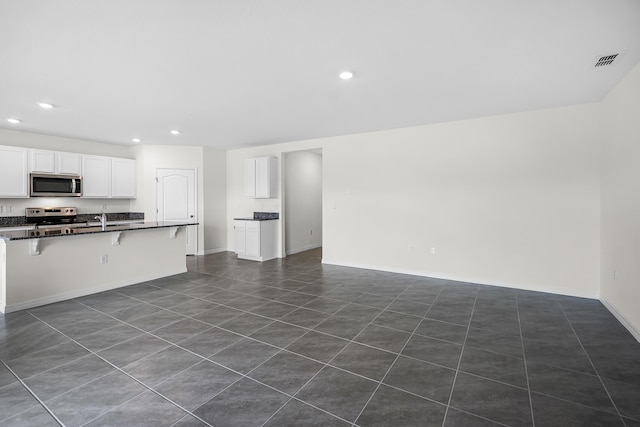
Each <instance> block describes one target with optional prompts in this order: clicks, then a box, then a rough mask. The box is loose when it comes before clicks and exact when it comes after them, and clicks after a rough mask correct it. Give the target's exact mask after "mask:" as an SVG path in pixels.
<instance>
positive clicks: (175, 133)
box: [171, 129, 180, 135]
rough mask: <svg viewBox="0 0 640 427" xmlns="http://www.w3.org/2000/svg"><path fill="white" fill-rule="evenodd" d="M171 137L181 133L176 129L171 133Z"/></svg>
mask: <svg viewBox="0 0 640 427" xmlns="http://www.w3.org/2000/svg"><path fill="white" fill-rule="evenodd" d="M171 135H180V131H179V130H177V129H174V130H172V131H171Z"/></svg>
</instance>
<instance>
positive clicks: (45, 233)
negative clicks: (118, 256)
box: [0, 221, 198, 241]
mask: <svg viewBox="0 0 640 427" xmlns="http://www.w3.org/2000/svg"><path fill="white" fill-rule="evenodd" d="M185 225H198V223H197V222H184V223H182V222H181V223H175V222H167V221H165V222H136V223H129V224H107V226H106V228H105V229H104V230H103V229H102V227H101V226H100V225H89V226H87V225H82V226H79V225H78V224H74V225H73V226H68V225H62V226H59V227H47V228H38V229H29V230H19V231H2V229H0V239H2V240H7V241H11V240H27V239H43V238H52V237H68V236H77V235H80V234H99V233H111V232H115V231H135V230H150V229H154V228H169V227H182V226H185Z"/></svg>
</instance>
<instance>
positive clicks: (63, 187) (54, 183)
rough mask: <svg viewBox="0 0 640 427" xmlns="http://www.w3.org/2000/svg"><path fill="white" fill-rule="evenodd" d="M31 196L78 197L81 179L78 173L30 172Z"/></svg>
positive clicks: (80, 193)
mask: <svg viewBox="0 0 640 427" xmlns="http://www.w3.org/2000/svg"><path fill="white" fill-rule="evenodd" d="M30 177H31V185H30V189H31V192H30V194H31V196H32V197H79V196H81V195H82V185H81V183H82V180H81V178H80V176H78V175H48V174H35V173H32V174H31V175H30Z"/></svg>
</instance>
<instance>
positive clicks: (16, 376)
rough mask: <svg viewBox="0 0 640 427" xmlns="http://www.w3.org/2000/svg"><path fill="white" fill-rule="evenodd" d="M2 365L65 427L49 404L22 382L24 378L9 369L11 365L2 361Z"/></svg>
mask: <svg viewBox="0 0 640 427" xmlns="http://www.w3.org/2000/svg"><path fill="white" fill-rule="evenodd" d="M0 363H1V364H2V365H4V367H5V368H6V369H7V370H8V371H9V372H11V375H13V376H14V377H15V378H16V380H18V381H19V382H20V384H21V385H22V387H24V388H25V389H26V390H27V391H28V392H29V394H31V395H32V396H33V398H34V399H36V401H37V402H38V403H39V404H40V405H41V406H42V407H43V408H44V410H45V411H47V412H48V413H49V415H51V416H52V417H53V419H54V420H55V421H56V422H57V423H58V424H60V425H61V426H63V427H64V423H63V422H62V421H61V420H60V419H59V418H58V417H57V416H56V414H54V413H53V411H52V410H51V409H50V408H49V407H48V406H47V404H46V403H44V401H43V400H42V399H40V398H39V397H38V395H37V394H36V393H34V391H33V390H31V388H30V387H29V386H28V385H27V384H26V383H25V382H24V381H23V380H22V378H20V377H19V376H18V374H16V373H15V372H14V371H13V369H11V368H10V367H9V365H7V364H6V363H5V362H4V361H3V360H0ZM29 409H31V408H27V409H25V410H24V411H22V412H19V413H18V414H14V415H12V416H11V417H13V416H15V415H19V414H21V413H23V412H25V411H27V410H29ZM11 417H8V418H11ZM8 418H5V420H6V419H8Z"/></svg>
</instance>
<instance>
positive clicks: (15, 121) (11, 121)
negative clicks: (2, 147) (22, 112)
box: [7, 119, 22, 125]
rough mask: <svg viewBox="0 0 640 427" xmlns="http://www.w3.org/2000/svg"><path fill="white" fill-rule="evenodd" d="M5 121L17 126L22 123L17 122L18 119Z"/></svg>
mask: <svg viewBox="0 0 640 427" xmlns="http://www.w3.org/2000/svg"><path fill="white" fill-rule="evenodd" d="M7 121H8V122H9V123H11V124H14V125H17V124H19V123H21V122H22V120H18V119H7Z"/></svg>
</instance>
